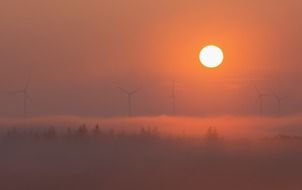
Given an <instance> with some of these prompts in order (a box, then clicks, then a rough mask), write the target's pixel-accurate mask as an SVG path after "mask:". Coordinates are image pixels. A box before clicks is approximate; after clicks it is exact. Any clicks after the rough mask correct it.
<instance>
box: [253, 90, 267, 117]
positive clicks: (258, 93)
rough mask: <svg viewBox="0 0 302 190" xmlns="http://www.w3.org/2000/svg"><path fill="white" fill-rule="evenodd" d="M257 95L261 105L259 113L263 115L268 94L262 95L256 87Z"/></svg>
mask: <svg viewBox="0 0 302 190" xmlns="http://www.w3.org/2000/svg"><path fill="white" fill-rule="evenodd" d="M255 89H256V92H257V95H258V103H259V113H260V115H261V116H262V115H263V98H264V97H266V96H267V94H264V93H262V92H261V91H260V90H259V89H258V88H257V87H256V86H255Z"/></svg>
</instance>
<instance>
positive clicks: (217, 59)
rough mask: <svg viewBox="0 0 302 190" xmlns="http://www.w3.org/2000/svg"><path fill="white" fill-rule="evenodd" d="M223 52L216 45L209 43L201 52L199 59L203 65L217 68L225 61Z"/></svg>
mask: <svg viewBox="0 0 302 190" xmlns="http://www.w3.org/2000/svg"><path fill="white" fill-rule="evenodd" d="M223 58H224V55H223V52H222V50H221V49H220V48H219V47H217V46H215V45H208V46H206V47H204V48H202V50H201V51H200V53H199V60H200V63H201V64H202V65H204V66H205V67H208V68H216V67H218V66H219V65H221V64H222V62H223Z"/></svg>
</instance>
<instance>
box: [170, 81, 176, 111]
mask: <svg viewBox="0 0 302 190" xmlns="http://www.w3.org/2000/svg"><path fill="white" fill-rule="evenodd" d="M171 98H172V113H173V115H175V114H176V82H175V80H173V83H172V95H171Z"/></svg>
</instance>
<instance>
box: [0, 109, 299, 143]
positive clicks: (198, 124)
mask: <svg viewBox="0 0 302 190" xmlns="http://www.w3.org/2000/svg"><path fill="white" fill-rule="evenodd" d="M83 124H84V125H85V126H86V127H88V128H91V127H95V126H96V125H99V126H100V127H102V128H103V129H105V130H111V129H113V130H116V131H120V132H125V133H137V132H139V131H140V129H141V128H147V129H148V128H152V129H154V128H155V129H156V130H157V131H158V133H159V134H160V135H163V136H165V135H167V136H187V137H200V136H202V135H203V134H204V133H205V132H206V131H207V129H208V128H209V127H214V128H216V129H217V131H218V132H219V133H220V134H221V135H222V136H224V137H225V138H235V139H240V138H264V137H269V136H274V135H278V134H286V135H302V128H301V126H302V115H301V114H299V115H293V116H284V117H256V116H250V117H249V116H219V117H214V116H213V117H181V116H179V117H171V116H158V117H124V118H122V117H120V118H97V117H76V116H57V117H56V116H52V117H37V118H29V119H23V118H19V119H16V118H14V119H4V118H2V119H1V120H0V127H1V128H0V129H2V131H5V129H7V128H14V127H16V128H20V129H21V130H22V129H26V128H36V129H39V128H40V129H41V128H42V129H43V128H49V127H55V128H57V129H58V130H61V131H62V130H66V128H77V127H79V126H81V125H83Z"/></svg>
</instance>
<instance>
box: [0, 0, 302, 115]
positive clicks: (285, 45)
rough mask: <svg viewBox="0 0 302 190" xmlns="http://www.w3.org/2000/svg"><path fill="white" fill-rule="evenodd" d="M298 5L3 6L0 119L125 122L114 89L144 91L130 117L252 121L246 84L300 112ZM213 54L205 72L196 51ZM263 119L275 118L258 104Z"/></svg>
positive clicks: (58, 2)
mask: <svg viewBox="0 0 302 190" xmlns="http://www.w3.org/2000/svg"><path fill="white" fill-rule="evenodd" d="M301 17H302V2H301V1H300V0H280V1H273V0H267V1H263V0H253V1H252V0H251V1H248V0H246V1H241V0H232V1H230V0H228V1H227V0H221V1H215V0H206V1H202V0H186V1H181V0H173V1H172V0H152V1H151V0H27V1H24V0H2V1H1V2H0V89H1V96H0V116H3V117H4V116H18V115H22V101H23V100H22V96H20V95H15V94H11V93H9V92H11V91H15V90H18V89H21V88H23V86H24V84H25V82H26V78H27V75H28V73H29V72H31V75H32V77H31V82H30V93H31V96H32V98H33V102H32V104H30V109H29V112H30V113H31V115H32V116H38V115H61V114H64V115H66V114H71V115H94V116H115V115H125V114H127V97H126V96H125V95H124V94H122V93H121V92H120V91H119V90H118V89H116V88H114V84H119V85H120V86H122V87H124V88H127V89H129V90H132V89H135V88H137V87H139V86H141V87H142V90H141V91H140V92H139V93H138V94H137V95H136V96H135V98H134V108H133V109H134V113H135V114H138V115H158V114H169V113H171V89H172V80H173V79H175V80H176V81H178V83H177V90H176V91H177V96H176V98H177V104H176V105H177V112H178V114H185V115H229V114H256V113H258V111H257V110H258V107H257V94H256V91H255V89H254V86H255V85H256V86H258V87H259V88H260V89H261V91H263V92H265V93H270V91H278V92H279V93H280V95H282V96H283V95H284V96H288V97H287V99H286V100H284V102H282V112H283V113H287V114H289V113H296V112H300V111H301V109H302V103H301V100H300V97H301V95H302V93H301V87H300V83H301V81H302V76H301V75H300V72H301V71H302V66H301V64H300V63H301V61H302V58H301V53H300V50H301V48H302V37H300V35H301V34H302V22H301V19H300V18H301ZM207 44H216V45H218V46H220V47H221V48H222V49H223V50H224V53H225V62H224V64H223V65H222V66H221V67H220V68H219V69H216V70H209V69H206V68H203V67H202V66H201V65H200V64H199V62H198V53H199V50H200V49H201V48H202V47H203V46H204V45H207ZM264 104H265V105H264V112H265V113H266V114H269V115H276V110H277V109H276V107H277V104H276V101H275V100H274V99H273V97H266V98H265V101H264Z"/></svg>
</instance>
